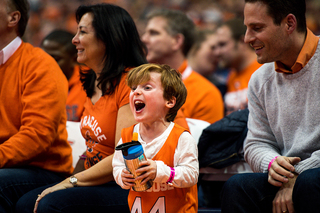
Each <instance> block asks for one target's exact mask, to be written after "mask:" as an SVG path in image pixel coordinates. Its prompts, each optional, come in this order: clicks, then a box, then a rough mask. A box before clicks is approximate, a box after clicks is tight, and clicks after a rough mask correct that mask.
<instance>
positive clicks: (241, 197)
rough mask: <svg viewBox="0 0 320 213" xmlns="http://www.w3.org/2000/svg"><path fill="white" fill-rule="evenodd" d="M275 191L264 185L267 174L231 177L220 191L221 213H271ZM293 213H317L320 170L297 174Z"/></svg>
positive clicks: (319, 206)
mask: <svg viewBox="0 0 320 213" xmlns="http://www.w3.org/2000/svg"><path fill="white" fill-rule="evenodd" d="M278 190H279V187H275V186H273V185H271V184H270V183H268V174H267V173H247V174H238V175H234V176H232V177H231V178H230V179H229V180H228V181H227V182H226V183H225V184H224V187H223V190H222V197H221V199H222V204H221V212H222V213H234V212H237V213H241V212H243V213H251V212H252V213H257V212H263V213H264V212H265V213H270V212H272V201H273V199H274V197H275V195H276V193H277V192H278ZM292 199H293V203H294V208H295V212H296V213H305V212H318V211H319V209H320V202H319V199H320V168H317V169H310V170H306V171H304V172H303V173H301V174H300V175H299V176H298V178H297V180H296V183H295V186H294V188H293V195H292Z"/></svg>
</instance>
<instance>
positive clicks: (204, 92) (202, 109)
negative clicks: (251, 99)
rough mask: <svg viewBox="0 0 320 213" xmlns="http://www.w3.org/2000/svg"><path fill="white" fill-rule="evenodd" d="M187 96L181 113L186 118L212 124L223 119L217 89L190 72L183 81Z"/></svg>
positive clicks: (222, 108)
mask: <svg viewBox="0 0 320 213" xmlns="http://www.w3.org/2000/svg"><path fill="white" fill-rule="evenodd" d="M183 82H184V84H185V85H186V88H187V91H188V95H187V99H186V102H185V104H184V105H183V106H182V108H181V109H182V111H183V113H184V115H185V117H186V118H194V119H199V120H203V121H207V122H209V123H214V122H216V121H218V120H220V119H222V118H223V115H224V104H223V99H222V95H221V93H220V91H219V89H218V88H217V87H216V86H215V85H213V84H212V83H211V82H209V81H208V80H207V79H205V78H204V77H202V76H200V74H198V73H196V72H194V71H192V73H191V74H190V76H189V77H188V78H186V79H185V80H184V81H183Z"/></svg>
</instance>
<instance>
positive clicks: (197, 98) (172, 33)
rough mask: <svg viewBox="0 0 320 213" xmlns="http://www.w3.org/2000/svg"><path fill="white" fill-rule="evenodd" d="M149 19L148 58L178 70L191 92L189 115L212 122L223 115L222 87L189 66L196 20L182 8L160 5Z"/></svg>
mask: <svg viewBox="0 0 320 213" xmlns="http://www.w3.org/2000/svg"><path fill="white" fill-rule="evenodd" d="M147 19H148V23H147V26H146V30H145V33H144V34H143V36H142V41H143V42H144V43H145V44H146V46H147V48H148V55H147V60H148V61H149V62H151V63H158V64H167V65H169V66H170V67H172V68H174V69H176V70H179V72H180V73H181V74H182V79H183V82H184V84H185V85H186V88H187V91H188V95H187V100H186V103H185V104H184V105H183V106H182V111H183V113H184V115H185V116H186V117H187V118H194V119H199V120H204V121H207V122H209V123H214V122H215V121H217V120H219V119H221V118H222V117H223V111H224V110H223V100H222V96H221V94H220V91H219V90H218V89H217V88H216V87H215V86H214V85H213V84H212V83H211V82H209V81H208V80H207V79H205V78H204V77H203V76H201V75H200V74H198V73H196V72H194V71H193V70H192V68H191V67H190V66H188V63H187V60H186V57H187V54H188V52H189V50H190V48H191V46H192V45H193V43H194V39H195V26H194V23H193V22H192V21H191V20H190V19H189V18H188V17H187V16H186V15H185V14H184V13H183V12H181V11H176V10H167V9H160V10H156V11H153V12H151V13H149V14H148V16H147Z"/></svg>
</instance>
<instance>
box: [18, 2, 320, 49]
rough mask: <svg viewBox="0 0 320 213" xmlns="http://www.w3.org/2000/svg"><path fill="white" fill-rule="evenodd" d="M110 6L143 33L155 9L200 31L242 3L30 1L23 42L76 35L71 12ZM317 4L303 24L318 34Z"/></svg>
mask: <svg viewBox="0 0 320 213" xmlns="http://www.w3.org/2000/svg"><path fill="white" fill-rule="evenodd" d="M100 2H105V3H113V4H116V5H119V6H121V7H123V8H124V9H126V10H127V11H128V12H129V13H130V15H131V16H132V17H133V19H134V20H135V22H136V24H137V27H138V30H139V32H140V33H143V31H144V27H145V20H144V17H145V15H146V14H147V13H148V12H150V11H151V10H153V9H155V8H160V7H165V8H171V9H177V10H181V11H184V12H185V13H186V14H188V16H189V17H190V18H192V20H193V21H194V22H195V23H196V25H197V26H198V27H199V28H200V29H203V28H210V29H212V28H215V26H216V25H217V24H219V23H220V22H223V21H226V20H229V19H231V18H233V17H236V16H243V6H244V0H69V1H64V0H30V4H31V13H30V19H29V25H28V28H27V31H26V34H25V36H24V40H25V41H27V42H29V43H31V44H33V45H35V46H39V45H40V42H41V40H42V39H43V38H44V37H45V35H47V34H48V33H50V32H51V31H52V30H54V29H65V30H68V31H70V32H72V33H75V32H76V28H77V23H76V21H75V15H74V13H75V10H76V8H77V7H78V6H79V5H81V4H94V3H100ZM319 11H320V1H319V0H307V23H308V27H309V28H310V29H311V30H312V31H313V32H314V33H315V34H319V33H320V18H319Z"/></svg>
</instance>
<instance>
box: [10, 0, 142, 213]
mask: <svg viewBox="0 0 320 213" xmlns="http://www.w3.org/2000/svg"><path fill="white" fill-rule="evenodd" d="M76 19H77V22H78V30H77V34H76V35H75V37H74V38H73V39H72V43H73V44H74V45H75V46H76V48H77V51H78V53H77V61H78V62H79V63H83V64H85V65H87V66H88V67H89V68H91V69H90V70H83V71H81V81H82V84H83V87H84V89H85V91H86V93H87V96H88V97H87V100H86V103H85V110H84V112H83V115H82V118H81V125H80V128H81V133H82V135H83V137H84V138H85V140H86V145H87V150H86V152H85V154H84V155H82V156H81V157H80V160H79V162H78V165H77V167H76V168H77V170H76V171H79V172H77V173H75V172H74V175H73V176H71V177H70V178H67V179H65V180H64V181H62V182H60V183H58V184H56V185H54V186H51V187H49V188H48V186H47V187H42V188H38V189H36V190H33V191H31V192H29V193H27V194H26V195H25V196H23V197H22V198H21V199H20V200H19V201H18V204H17V205H16V212H30V211H31V210H32V209H33V207H35V210H34V211H35V212H40V213H41V212H45V213H49V212H68V213H70V212H116V211H118V212H128V211H129V208H128V204H127V196H128V190H123V189H121V187H120V186H118V185H117V184H116V183H115V182H114V180H113V175H112V157H113V153H114V148H115V146H116V144H117V142H118V141H119V139H120V134H121V130H122V129H123V128H125V127H129V126H131V125H133V124H134V123H136V122H135V120H134V118H133V115H132V112H131V111H130V107H129V93H130V88H129V87H128V86H127V85H126V82H125V78H126V75H127V72H128V70H130V68H133V67H136V66H139V65H141V64H144V63H147V61H146V59H145V52H146V51H145V49H144V46H143V44H142V42H141V41H140V37H139V34H138V32H137V29H136V26H135V24H134V21H133V20H132V18H131V17H130V15H129V14H128V13H127V12H126V11H125V10H124V9H122V8H121V7H118V6H115V5H111V4H97V5H90V6H80V7H79V8H78V9H77V11H76ZM79 165H80V167H81V165H82V167H84V169H83V170H82V169H79ZM76 186H77V187H76ZM84 186H85V187H84ZM38 194H39V195H38ZM35 202H36V205H35V206H34V204H35Z"/></svg>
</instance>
